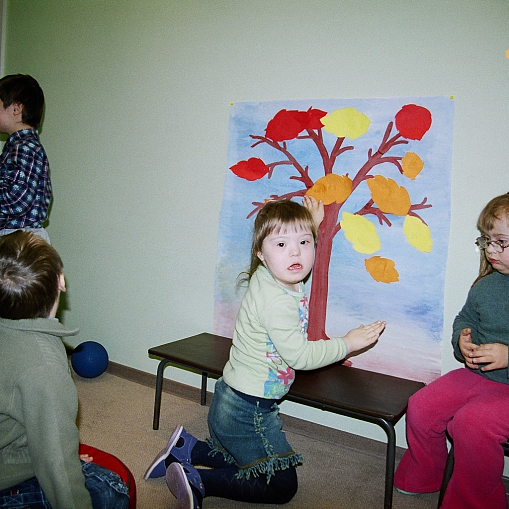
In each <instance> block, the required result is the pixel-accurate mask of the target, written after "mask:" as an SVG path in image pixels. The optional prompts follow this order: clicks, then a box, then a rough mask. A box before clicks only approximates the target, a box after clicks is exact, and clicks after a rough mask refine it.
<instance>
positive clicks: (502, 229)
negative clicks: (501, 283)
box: [484, 219, 509, 274]
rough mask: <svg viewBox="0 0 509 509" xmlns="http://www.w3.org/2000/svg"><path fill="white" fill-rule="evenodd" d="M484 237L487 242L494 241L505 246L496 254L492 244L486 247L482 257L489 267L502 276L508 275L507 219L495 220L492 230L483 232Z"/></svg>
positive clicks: (508, 240)
mask: <svg viewBox="0 0 509 509" xmlns="http://www.w3.org/2000/svg"><path fill="white" fill-rule="evenodd" d="M484 236H485V237H486V238H487V240H488V241H490V242H493V241H495V242H496V243H497V244H499V245H501V246H507V248H506V249H504V250H503V251H502V252H501V253H498V252H497V251H496V250H495V248H494V247H493V244H491V243H490V244H489V245H488V246H486V248H485V250H484V255H485V256H486V259H487V260H488V262H489V263H490V264H491V266H492V267H493V268H494V269H495V270H496V271H498V272H501V273H502V274H509V222H508V220H507V219H503V220H501V219H496V220H495V222H494V224H493V229H492V230H490V231H489V232H485V233H484ZM497 247H498V246H497Z"/></svg>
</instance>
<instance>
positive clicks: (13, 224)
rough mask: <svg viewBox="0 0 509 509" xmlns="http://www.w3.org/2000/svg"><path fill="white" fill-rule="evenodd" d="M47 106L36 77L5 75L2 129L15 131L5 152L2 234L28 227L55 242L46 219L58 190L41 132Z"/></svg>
mask: <svg viewBox="0 0 509 509" xmlns="http://www.w3.org/2000/svg"><path fill="white" fill-rule="evenodd" d="M43 110H44V94H43V91H42V89H41V87H40V86H39V83H37V81H36V80H35V79H34V78H32V76H29V75H25V74H11V75H8V76H4V77H3V78H2V79H0V133H3V134H7V135H9V137H8V138H7V141H6V143H5V145H4V148H3V151H2V155H1V156H0V235H6V234H8V233H12V231H13V230H18V229H27V230H33V231H34V233H37V234H38V235H40V236H41V237H43V238H44V239H46V240H47V241H49V237H48V234H47V232H46V230H45V229H44V228H43V222H44V221H45V220H46V218H47V215H48V208H49V204H50V201H51V197H52V194H53V193H52V189H51V181H50V173H49V163H48V158H47V156H46V152H45V151H44V148H43V146H42V145H41V142H40V140H39V133H38V132H37V129H38V128H39V125H40V123H41V119H42V115H43Z"/></svg>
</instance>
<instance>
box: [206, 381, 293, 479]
mask: <svg viewBox="0 0 509 509" xmlns="http://www.w3.org/2000/svg"><path fill="white" fill-rule="evenodd" d="M266 401H267V400H266ZM263 403H264V401H263V398H262V399H261V401H260V402H257V403H256V404H253V403H252V402H249V401H246V399H244V398H243V397H242V396H240V395H239V393H238V392H236V391H234V390H233V389H232V388H231V387H230V386H229V385H227V384H226V383H225V382H224V381H223V379H222V378H220V379H219V380H218V381H217V382H216V388H215V392H214V397H213V398H212V401H211V403H210V410H209V415H208V424H209V432H210V437H211V439H210V445H211V447H212V448H213V449H214V450H216V451H218V452H220V453H222V454H223V456H224V458H225V460H226V461H227V462H229V463H231V464H234V465H236V466H237V467H238V468H239V469H240V470H239V475H240V476H243V477H246V478H247V479H249V477H250V476H251V475H255V476H256V475H258V474H265V475H266V476H267V480H268V481H270V478H271V476H272V475H274V472H275V471H277V470H284V469H286V468H288V467H290V466H296V465H298V464H299V463H301V462H302V457H301V455H300V454H297V453H296V452H294V451H293V449H292V446H291V445H290V444H289V443H288V441H287V440H286V434H285V432H284V431H283V430H282V422H281V418H280V417H279V406H278V405H277V403H276V402H272V403H271V404H270V406H265V405H264V404H263Z"/></svg>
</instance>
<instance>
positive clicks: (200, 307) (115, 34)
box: [5, 0, 509, 444]
mask: <svg viewBox="0 0 509 509" xmlns="http://www.w3.org/2000/svg"><path fill="white" fill-rule="evenodd" d="M7 2H8V10H7V27H6V56H5V72H6V73H12V72H25V73H30V74H32V75H34V76H35V77H36V78H37V79H38V80H39V81H40V83H41V85H42V87H43V89H44V91H45V94H46V102H47V107H46V116H45V121H44V124H43V129H42V132H41V139H42V142H43V144H44V145H45V147H46V149H47V152H48V154H49V157H50V163H51V168H52V179H53V184H54V192H55V198H54V204H53V208H52V210H51V215H50V224H49V228H48V231H49V233H50V236H51V239H52V242H53V244H54V245H55V247H56V248H57V249H58V250H59V251H60V253H61V255H62V257H63V260H64V263H65V267H66V276H67V283H68V289H69V290H68V294H67V299H66V301H67V306H68V309H67V310H66V311H65V312H64V314H63V319H64V321H65V323H66V324H67V325H69V326H70V327H74V326H79V327H80V328H81V334H80V336H79V337H78V339H76V340H75V343H74V344H77V343H78V342H81V341H85V340H97V341H99V342H101V343H103V344H104V345H105V347H106V348H107V350H108V352H109V355H110V358H111V360H113V361H115V362H118V363H122V364H125V365H127V366H131V367H134V368H137V369H141V370H144V371H147V372H151V373H155V371H156V368H157V361H156V360H154V359H149V358H148V355H147V349H148V348H149V347H150V346H154V345H157V344H161V343H164V342H167V341H172V340H176V339H179V338H182V337H185V336H189V335H192V334H196V333H199V332H202V331H212V326H213V298H214V270H215V261H216V241H217V230H218V221H219V211H220V207H221V201H222V192H223V181H224V176H225V173H226V171H227V168H226V153H227V127H228V126H227V123H228V115H229V108H230V103H232V102H238V101H269V100H280V99H313V98H348V97H391V96H419V95H425V96H435V95H445V96H451V95H452V96H454V100H455V103H456V114H455V133H454V155H453V174H452V197H451V204H452V217H451V236H450V249H449V261H448V265H447V273H446V289H445V311H444V312H445V324H446V326H445V330H444V344H443V371H444V372H446V371H449V370H450V369H452V368H454V367H456V366H458V364H457V363H456V361H455V360H454V359H453V357H452V353H451V348H450V342H449V340H450V326H451V323H452V320H453V318H454V316H455V314H456V313H457V312H458V310H459V309H460V307H461V306H462V304H463V302H464V300H465V297H466V293H467V291H468V288H469V286H470V284H471V282H472V281H473V279H474V277H475V275H476V272H477V265H478V255H477V253H476V252H475V250H474V245H473V241H474V239H475V237H476V230H475V222H476V218H477V215H478V214H479V212H480V210H481V208H482V207H483V206H484V204H485V203H486V202H487V201H488V200H489V199H490V198H492V197H493V196H495V195H497V194H500V193H502V192H506V191H509V177H508V168H507V149H508V147H509V130H508V119H509V98H508V93H507V92H508V88H507V85H508V82H509V59H508V58H506V55H505V53H506V50H507V48H508V46H509V42H508V40H507V26H508V18H509V2H508V1H507V0H484V1H483V2H479V1H470V0H468V1H467V0H465V1H460V0H425V1H419V2H417V1H415V2H412V1H408V0H386V1H385V2H378V1H374V0H371V1H370V0H344V1H340V0H315V1H313V2H309V1H304V0H293V1H292V0H281V1H274V0H254V1H246V0H131V1H129V2H125V1H120V0H110V1H106V0H104V1H102V0H84V1H81V2H66V1H62V0H39V1H38V2H33V1H30V0H7ZM377 347H378V348H383V341H382V342H381V343H380V345H378V346H377ZM167 374H168V375H169V376H172V377H175V378H177V379H178V380H180V381H183V382H185V383H190V384H193V385H197V384H198V383H199V379H198V377H197V376H194V375H192V374H190V373H186V372H183V371H181V370H174V369H173V368H171V369H168V370H167ZM283 410H284V411H285V412H288V413H293V414H294V415H299V416H302V417H305V418H308V419H311V420H315V421H317V422H323V423H325V424H327V425H330V426H334V427H340V428H343V429H347V430H350V431H352V432H356V433H360V434H364V435H366V436H372V437H375V438H382V434H383V432H381V431H379V430H378V429H376V430H374V429H373V428H374V426H372V425H369V424H366V425H365V426H362V425H359V423H357V422H355V423H352V421H350V420H349V419H346V418H339V417H337V416H331V415H327V414H324V413H323V412H320V411H314V410H311V409H303V408H299V407H296V406H295V405H290V404H286V403H285V404H284V407H283ZM398 443H400V444H404V428H403V423H401V424H400V425H399V426H398Z"/></svg>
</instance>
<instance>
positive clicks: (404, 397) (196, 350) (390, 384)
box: [148, 333, 424, 509]
mask: <svg viewBox="0 0 509 509" xmlns="http://www.w3.org/2000/svg"><path fill="white" fill-rule="evenodd" d="M230 346H231V339H229V338H225V337H222V336H216V335H214V334H208V333H202V334H198V335H196V336H192V337H189V338H186V339H181V340H179V341H174V342H173V343H166V344H164V345H160V346H156V347H153V348H150V349H149V351H148V353H149V355H152V356H155V357H159V358H161V359H162V360H161V361H160V362H159V366H158V368H157V379H156V394H155V402H154V420H153V428H154V429H158V428H159V415H160V411H161V393H162V388H163V372H164V368H165V367H166V365H167V364H168V363H171V364H173V365H176V366H177V367H182V368H188V369H191V370H197V371H198V372H201V375H202V384H201V404H202V405H205V404H206V398H207V378H208V377H209V376H210V377H213V378H218V377H220V376H221V375H222V372H223V367H224V365H225V364H226V361H227V360H228V354H229V351H230ZM422 387H424V384H423V383H421V382H414V381H412V380H405V379H403V378H396V377H393V376H389V375H383V374H380V373H374V372H371V371H365V370H362V369H357V368H353V367H345V366H342V365H341V364H337V363H336V364H331V365H330V366H326V367H324V368H321V369H317V370H313V371H298V372H297V374H296V377H295V381H294V383H293V384H292V386H291V389H290V392H289V393H288V394H287V396H286V397H285V399H287V400H289V401H294V402H296V403H300V404H302V405H308V406H312V407H315V408H320V409H322V410H327V411H328V412H334V413H336V414H340V415H345V416H347V417H352V418H354V419H360V420H362V421H366V422H371V423H373V424H377V425H378V426H380V427H381V428H383V430H384V431H385V433H386V434H387V454H386V466H385V500H384V508H385V509H390V508H391V507H392V489H393V488H392V487H393V480H394V466H395V458H396V431H395V429H394V426H395V424H396V423H397V422H398V421H399V420H400V419H401V417H402V416H403V415H404V414H405V412H406V408H407V403H408V398H409V397H410V396H411V395H412V394H414V393H415V392H416V391H418V390H419V389H421V388H422Z"/></svg>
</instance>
